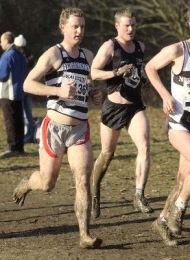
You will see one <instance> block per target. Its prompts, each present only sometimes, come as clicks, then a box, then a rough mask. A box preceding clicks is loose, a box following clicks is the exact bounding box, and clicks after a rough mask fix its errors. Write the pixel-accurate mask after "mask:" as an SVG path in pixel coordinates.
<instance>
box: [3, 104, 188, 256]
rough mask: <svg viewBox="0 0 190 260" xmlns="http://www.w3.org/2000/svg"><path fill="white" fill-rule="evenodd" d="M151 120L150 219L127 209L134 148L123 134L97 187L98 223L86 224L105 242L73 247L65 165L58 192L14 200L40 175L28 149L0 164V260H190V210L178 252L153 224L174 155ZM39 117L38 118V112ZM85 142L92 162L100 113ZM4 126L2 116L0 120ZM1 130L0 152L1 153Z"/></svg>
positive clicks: (157, 120)
mask: <svg viewBox="0 0 190 260" xmlns="http://www.w3.org/2000/svg"><path fill="white" fill-rule="evenodd" d="M148 113H149V116H150V120H151V129H152V132H151V158H152V164H151V172H150V176H149V182H148V184H147V188H146V196H147V197H148V199H149V201H150V203H151V205H152V207H153V208H154V213H152V214H142V213H140V212H135V210H134V209H133V207H132V201H133V196H134V189H135V187H134V167H135V156H136V149H135V147H134V146H133V144H132V142H131V140H130V138H128V137H127V135H126V133H125V131H123V132H122V134H121V137H120V140H119V143H118V147H117V150H116V154H115V159H114V160H113V162H112V164H111V165H110V167H109V170H108V172H107V174H106V176H105V178H104V180H103V183H102V204H101V208H102V211H101V213H102V214H101V217H100V218H99V219H94V218H93V217H92V220H91V235H92V236H98V237H100V238H102V239H103V244H102V247H101V248H100V249H96V250H84V249H80V248H79V241H78V226H77V221H76V217H75V213H74V196H75V188H74V183H73V177H72V175H71V173H70V170H69V167H68V163H67V160H66V159H65V160H63V164H62V170H61V173H60V176H59V179H58V182H57V186H56V188H55V189H54V190H53V191H52V192H51V193H47V194H44V193H42V192H31V193H29V194H28V196H27V198H26V203H25V205H24V206H23V207H22V208H20V207H19V206H17V205H15V204H14V203H13V201H12V192H13V189H14V188H15V187H16V185H17V184H18V182H19V181H20V180H21V179H22V178H23V177H25V176H30V174H31V172H32V171H34V170H35V169H37V168H38V153H37V149H38V148H37V145H36V144H29V145H26V147H25V149H26V151H27V156H25V157H22V158H10V159H4V160H2V159H0V259H2V260H13V259H14V260H34V259H35V260H107V259H108V260H112V259H113V260H140V259H142V260H152V259H153V260H156V259H161V260H180V259H190V210H189V208H188V209H187V214H186V217H185V221H184V228H183V233H182V237H181V238H180V239H179V241H180V245H179V246H178V247H174V248H168V247H166V246H164V244H163V243H162V241H161V239H160V237H159V236H158V235H157V234H155V233H154V232H153V231H152V229H151V224H152V222H153V221H154V219H155V218H156V217H157V216H158V214H159V212H160V211H161V209H162V207H163V205H164V201H165V199H166V196H167V194H168V193H169V191H170V189H171V187H172V186H173V185H174V183H175V176H176V172H177V162H178V154H177V153H176V152H175V151H174V150H173V148H172V147H171V146H170V145H169V144H168V143H167V140H166V137H165V135H164V133H163V132H164V117H163V113H162V111H161V110H159V109H156V110H154V109H149V110H148ZM36 114H39V111H36ZM90 117H91V127H92V131H91V136H92V139H93V149H94V157H96V156H97V154H98V152H99V151H100V143H99V136H98V133H99V129H98V122H99V112H98V111H97V110H92V111H91V112H90ZM1 120H2V116H1ZM3 133H4V130H3V127H2V135H1V136H0V151H3V150H4V149H5V148H6V141H5V137H4V134H3Z"/></svg>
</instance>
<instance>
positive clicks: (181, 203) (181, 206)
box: [175, 196, 187, 209]
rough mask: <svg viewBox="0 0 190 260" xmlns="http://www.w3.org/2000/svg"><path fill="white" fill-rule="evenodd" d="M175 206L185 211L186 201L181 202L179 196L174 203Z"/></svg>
mask: <svg viewBox="0 0 190 260" xmlns="http://www.w3.org/2000/svg"><path fill="white" fill-rule="evenodd" d="M175 205H176V207H177V208H180V209H185V208H186V207H187V201H184V200H182V199H181V197H180V196H179V197H178V199H177V200H176V202H175Z"/></svg>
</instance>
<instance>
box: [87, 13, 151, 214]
mask: <svg viewBox="0 0 190 260" xmlns="http://www.w3.org/2000/svg"><path fill="white" fill-rule="evenodd" d="M135 26H136V19H135V16H134V13H133V11H132V10H131V9H130V8H126V9H124V10H122V11H118V12H117V13H116V14H115V27H116V30H117V33H118V34H117V36H116V37H115V38H114V39H110V40H108V41H106V42H104V43H103V45H102V46H101V47H100V49H99V50H98V53H97V55H96V57H95V58H94V60H93V63H92V70H91V71H92V78H93V79H94V80H106V83H107V92H108V95H107V98H106V99H105V101H104V103H103V107H102V117H101V129H100V133H101V144H102V150H101V153H100V155H99V156H98V158H97V160H96V162H95V166H94V172H93V213H94V216H95V217H96V218H97V217H99V216H100V184H101V181H102V179H103V177H104V175H105V173H106V170H107V168H108V166H109V164H110V162H111V160H112V158H113V156H114V152H115V149H116V145H117V141H118V138H119V135H120V131H121V129H122V128H125V129H126V130H127V131H128V133H129V135H130V136H131V138H132V140H133V142H134V144H135V145H136V147H137V150H138V154H137V159H136V171H135V175H136V192H135V198H134V202H133V205H134V207H135V208H136V209H137V210H140V211H141V212H145V213H150V212H152V211H153V210H152V208H151V207H150V206H149V204H148V202H147V199H146V198H145V196H144V190H145V186H146V183H147V178H148V173H149V167H150V154H149V123H148V119H147V117H146V114H145V109H146V108H145V106H144V104H143V101H142V98H141V87H142V82H143V81H145V73H144V71H143V69H142V68H143V57H144V49H145V47H144V44H143V43H142V42H139V41H135V40H134V35H135ZM127 171H128V169H127V162H126V174H127Z"/></svg>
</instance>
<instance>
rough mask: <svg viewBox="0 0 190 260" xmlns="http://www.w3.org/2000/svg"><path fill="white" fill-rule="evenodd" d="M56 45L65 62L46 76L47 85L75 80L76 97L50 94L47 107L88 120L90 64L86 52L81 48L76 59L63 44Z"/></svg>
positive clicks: (56, 84)
mask: <svg viewBox="0 0 190 260" xmlns="http://www.w3.org/2000/svg"><path fill="white" fill-rule="evenodd" d="M56 46H57V47H58V48H59V49H60V52H61V55H62V59H63V62H62V64H61V66H60V67H59V68H58V69H57V70H56V71H53V72H52V73H50V74H47V75H46V76H45V82H46V85H48V86H54V87H55V86H57V87H60V86H61V85H62V84H63V85H64V82H66V81H69V80H75V86H76V94H75V97H74V99H63V98H59V97H57V96H49V97H48V101H47V109H52V110H55V111H57V112H59V113H61V114H64V115H67V116H70V117H73V118H77V119H80V120H87V113H88V96H89V95H88V85H87V79H88V75H89V73H90V66H89V64H88V61H87V59H86V57H85V53H84V51H83V50H82V49H81V48H80V49H79V57H78V58H76V59H74V58H71V57H70V56H69V55H68V53H67V52H66V50H65V49H64V48H63V46H62V45H60V44H57V45H56Z"/></svg>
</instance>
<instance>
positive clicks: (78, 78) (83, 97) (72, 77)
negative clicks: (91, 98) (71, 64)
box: [59, 71, 88, 106]
mask: <svg viewBox="0 0 190 260" xmlns="http://www.w3.org/2000/svg"><path fill="white" fill-rule="evenodd" d="M69 81H74V84H73V86H74V87H76V93H75V96H74V99H66V98H59V101H60V100H63V101H64V103H65V105H68V106H70V105H77V104H78V103H81V102H82V103H86V102H87V101H88V86H87V76H85V75H81V74H77V73H73V72H67V71H66V72H64V74H63V78H62V82H61V86H64V84H65V83H67V82H69Z"/></svg>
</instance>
